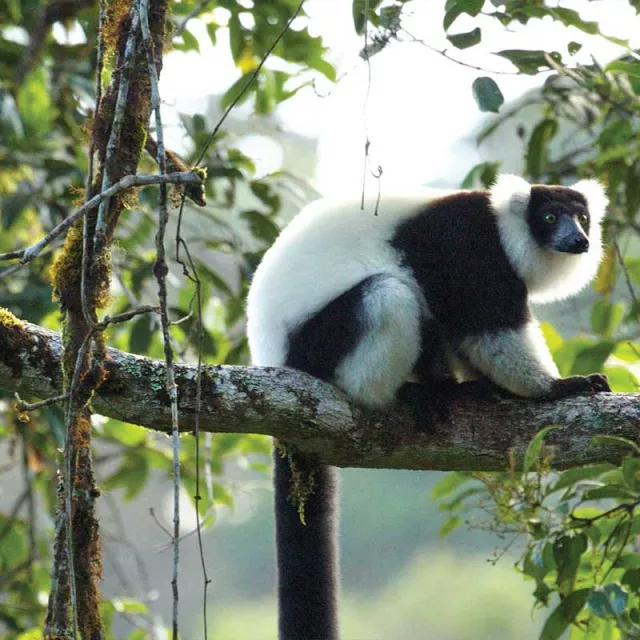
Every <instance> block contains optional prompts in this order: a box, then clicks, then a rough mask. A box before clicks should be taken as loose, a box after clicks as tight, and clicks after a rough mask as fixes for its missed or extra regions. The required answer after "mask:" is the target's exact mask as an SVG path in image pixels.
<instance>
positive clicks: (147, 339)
mask: <svg viewBox="0 0 640 640" xmlns="http://www.w3.org/2000/svg"><path fill="white" fill-rule="evenodd" d="M152 338H153V329H152V325H151V314H150V313H145V314H144V315H141V316H140V317H139V318H138V319H137V320H136V321H135V322H134V325H133V328H132V329H131V334H130V335H129V351H132V352H133V353H137V354H139V355H145V354H146V353H148V351H149V345H150V344H151V340H152Z"/></svg>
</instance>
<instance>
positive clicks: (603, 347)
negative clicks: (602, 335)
mask: <svg viewBox="0 0 640 640" xmlns="http://www.w3.org/2000/svg"><path fill="white" fill-rule="evenodd" d="M614 346H615V342H612V341H610V340H609V341H603V342H599V343H597V344H595V345H593V346H589V347H585V348H584V349H581V350H580V351H578V353H577V354H576V356H575V359H574V361H573V365H572V367H571V373H572V374H573V375H576V376H586V375H589V374H590V373H594V372H595V371H602V368H603V367H604V363H605V362H606V360H607V358H608V357H609V356H610V355H611V352H612V351H613V347H614Z"/></svg>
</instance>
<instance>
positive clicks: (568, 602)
mask: <svg viewBox="0 0 640 640" xmlns="http://www.w3.org/2000/svg"><path fill="white" fill-rule="evenodd" d="M590 592H591V589H579V590H578V591H573V592H572V593H570V594H569V595H568V596H567V597H566V598H565V599H564V600H563V601H562V602H561V603H560V604H559V605H558V606H557V607H556V608H555V609H554V611H553V613H552V614H551V615H550V616H549V617H548V618H547V621H546V622H545V623H544V627H543V628H542V633H541V634H540V640H558V638H560V636H561V635H562V634H563V633H564V631H565V629H566V628H567V627H568V626H569V625H570V624H571V623H572V622H573V621H574V620H575V619H576V616H577V615H578V614H579V613H580V611H582V607H584V604H585V602H586V601H587V597H588V596H589V593H590Z"/></svg>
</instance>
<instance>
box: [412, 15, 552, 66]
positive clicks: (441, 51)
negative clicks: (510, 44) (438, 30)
mask: <svg viewBox="0 0 640 640" xmlns="http://www.w3.org/2000/svg"><path fill="white" fill-rule="evenodd" d="M401 31H403V32H404V33H406V34H407V35H408V36H409V37H410V38H411V40H410V41H409V42H415V43H416V44H421V45H422V46H423V47H426V48H427V49H429V51H433V52H434V53H437V54H439V55H441V56H442V57H443V58H446V59H447V60H449V61H451V62H454V63H455V64H458V65H460V66H461V67H467V69H473V70H474V71H482V72H483V73H491V74H495V75H501V76H521V75H523V74H522V71H496V70H495V69H486V68H485V67H478V66H476V65H475V64H470V63H469V62H464V60H458V58H454V57H453V56H452V55H451V54H450V53H449V51H448V50H447V49H438V48H437V47H434V46H433V45H431V44H429V43H428V42H426V41H425V40H421V39H420V38H416V36H414V35H413V34H412V33H409V31H407V30H406V29H405V28H404V27H402V28H401ZM551 71H552V69H542V70H540V71H538V73H550V72H551Z"/></svg>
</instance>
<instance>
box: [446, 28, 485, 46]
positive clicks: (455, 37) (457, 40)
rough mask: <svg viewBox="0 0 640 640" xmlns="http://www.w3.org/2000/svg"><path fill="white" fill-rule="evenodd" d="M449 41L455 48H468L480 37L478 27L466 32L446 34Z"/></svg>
mask: <svg viewBox="0 0 640 640" xmlns="http://www.w3.org/2000/svg"><path fill="white" fill-rule="evenodd" d="M447 39H448V40H449V42H450V43H451V44H452V45H453V46H454V47H456V48H457V49H468V48H469V47H473V46H474V45H476V44H478V43H479V42H480V40H481V39H482V34H481V31H480V27H476V28H475V29H473V30H472V31H467V32H466V33H456V34H451V35H448V36H447Z"/></svg>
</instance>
